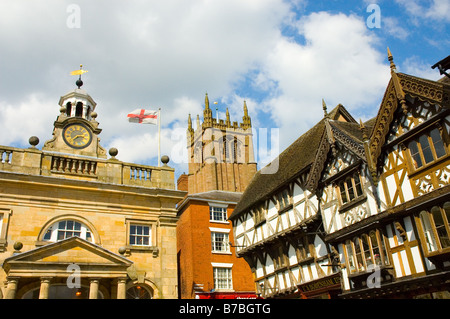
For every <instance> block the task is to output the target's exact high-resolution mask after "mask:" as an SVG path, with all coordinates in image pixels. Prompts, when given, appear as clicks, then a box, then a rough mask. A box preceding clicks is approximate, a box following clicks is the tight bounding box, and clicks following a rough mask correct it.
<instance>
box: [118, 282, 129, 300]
mask: <svg viewBox="0 0 450 319" xmlns="http://www.w3.org/2000/svg"><path fill="white" fill-rule="evenodd" d="M126 293H127V279H126V278H118V279H117V299H125V298H126Z"/></svg>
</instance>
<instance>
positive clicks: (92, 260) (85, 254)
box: [3, 237, 133, 275]
mask: <svg viewBox="0 0 450 319" xmlns="http://www.w3.org/2000/svg"><path fill="white" fill-rule="evenodd" d="M70 264H76V265H78V266H79V267H80V269H81V270H82V271H93V270H95V269H96V271H100V272H102V271H109V272H110V271H111V270H116V271H118V272H123V271H126V269H127V268H128V267H129V266H131V265H132V264H133V262H132V261H131V260H129V259H127V258H125V257H122V256H120V255H118V254H115V253H113V252H111V251H109V250H107V249H105V248H103V247H101V246H98V245H96V244H93V243H91V242H88V241H86V240H84V239H81V238H79V237H71V238H67V239H64V240H61V241H58V242H56V243H51V244H48V245H45V246H42V247H38V248H35V249H32V250H29V251H26V252H23V253H19V254H16V255H14V256H11V257H9V258H6V259H5V261H4V263H3V268H4V269H5V271H6V272H7V273H8V272H10V271H14V272H17V271H18V272H20V273H22V274H25V273H26V271H27V269H28V271H30V272H35V271H38V270H41V271H42V270H46V271H48V270H52V271H53V272H58V271H60V272H65V270H66V269H67V266H68V265H70ZM10 275H11V274H10Z"/></svg>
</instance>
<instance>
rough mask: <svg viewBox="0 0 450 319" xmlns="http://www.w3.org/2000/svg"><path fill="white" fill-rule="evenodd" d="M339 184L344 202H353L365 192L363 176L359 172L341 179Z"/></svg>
mask: <svg viewBox="0 0 450 319" xmlns="http://www.w3.org/2000/svg"><path fill="white" fill-rule="evenodd" d="M338 185H339V193H340V195H341V201H342V204H346V203H348V202H351V201H352V200H354V199H355V198H357V197H359V196H361V195H362V194H363V190H362V186H361V178H360V176H359V173H357V172H356V173H354V174H353V175H350V176H347V177H346V178H345V179H343V180H341V181H340V182H339V184H338Z"/></svg>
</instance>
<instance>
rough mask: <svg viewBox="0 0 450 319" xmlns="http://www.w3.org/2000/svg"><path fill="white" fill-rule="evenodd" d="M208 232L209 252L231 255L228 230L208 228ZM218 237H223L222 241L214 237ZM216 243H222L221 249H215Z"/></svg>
mask: <svg viewBox="0 0 450 319" xmlns="http://www.w3.org/2000/svg"><path fill="white" fill-rule="evenodd" d="M209 230H210V231H211V252H212V253H213V254H231V250H230V244H229V243H230V230H229V229H225V228H214V227H210V228H209ZM218 235H221V236H223V239H222V240H217V239H216V236H217V237H219V236H218ZM218 243H222V244H223V247H222V249H217V247H218V245H216V244H218Z"/></svg>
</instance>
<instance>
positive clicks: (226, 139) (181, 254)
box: [177, 95, 256, 299]
mask: <svg viewBox="0 0 450 319" xmlns="http://www.w3.org/2000/svg"><path fill="white" fill-rule="evenodd" d="M187 137H188V141H187V147H188V154H189V173H188V174H182V175H181V176H180V178H179V179H178V189H179V190H186V191H188V195H187V196H186V197H185V198H184V200H183V201H182V202H181V203H180V204H179V205H178V216H179V220H178V223H177V249H178V280H179V297H180V298H187V299H189V298H210V299H219V298H255V297H256V295H255V285H254V280H253V275H252V273H251V270H250V267H249V266H248V264H247V263H246V262H245V260H243V259H242V258H237V257H236V256H235V247H234V245H233V243H234V238H233V233H232V231H231V224H230V223H229V221H228V217H229V216H230V215H231V213H232V211H233V209H234V207H235V206H236V204H237V202H238V200H239V198H240V197H241V195H242V192H243V191H244V189H245V188H246V186H247V185H248V184H249V182H250V180H251V178H252V177H253V175H254V174H255V172H256V163H255V161H254V158H253V144H252V133H251V120H250V117H249V116H248V111H247V106H246V104H245V102H244V116H243V123H241V124H240V125H238V123H237V122H234V123H231V121H230V115H229V112H228V110H227V112H226V120H225V121H224V120H218V119H216V118H213V117H212V110H211V109H210V107H209V99H208V95H206V97H205V109H204V112H203V123H202V124H200V119H199V117H198V116H197V126H196V130H194V129H193V127H192V120H191V117H190V115H189V119H188V130H187Z"/></svg>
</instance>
